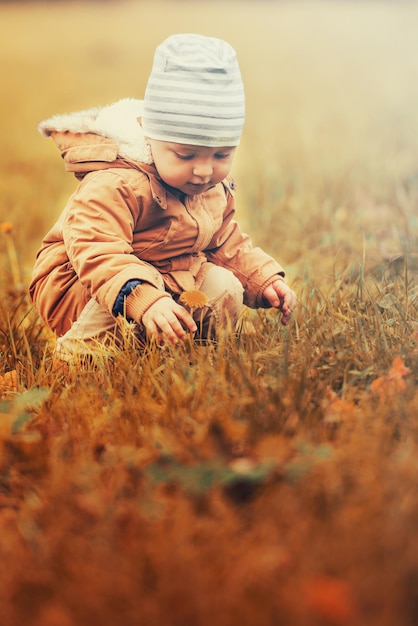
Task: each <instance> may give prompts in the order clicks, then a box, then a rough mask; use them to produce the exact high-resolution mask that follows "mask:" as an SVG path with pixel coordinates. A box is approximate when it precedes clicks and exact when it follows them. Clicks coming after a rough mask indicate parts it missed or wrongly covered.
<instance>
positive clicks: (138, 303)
mask: <svg viewBox="0 0 418 626" xmlns="http://www.w3.org/2000/svg"><path fill="white" fill-rule="evenodd" d="M160 298H171V296H170V294H169V293H167V292H166V291H161V290H160V289H157V288H156V287H153V286H152V285H150V284H149V283H142V284H141V285H138V286H137V287H135V289H134V290H133V291H132V292H131V293H130V294H129V296H128V297H127V298H126V317H127V318H128V319H129V320H134V321H135V322H137V323H139V324H140V323H141V320H142V316H143V315H144V313H145V312H146V311H147V310H148V309H149V308H150V306H151V305H152V304H154V303H155V302H157V300H160Z"/></svg>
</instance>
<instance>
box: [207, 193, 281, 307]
mask: <svg viewBox="0 0 418 626" xmlns="http://www.w3.org/2000/svg"><path fill="white" fill-rule="evenodd" d="M226 193H227V203H226V208H225V211H224V216H223V222H222V226H221V228H220V229H219V230H218V232H217V233H216V234H215V235H214V237H213V238H212V241H211V242H210V244H209V246H208V249H207V250H205V254H206V256H207V258H208V260H209V261H211V262H212V263H215V264H216V265H222V266H224V267H226V268H228V269H229V270H231V271H232V272H233V273H234V274H235V276H236V277H237V278H238V279H239V280H240V281H241V283H242V285H243V287H244V304H246V305H247V306H249V307H251V308H258V307H269V306H270V305H269V304H268V302H266V301H265V300H264V298H263V292H264V290H265V288H266V287H267V286H268V285H270V284H271V283H273V282H274V281H275V280H277V278H281V279H284V276H285V272H284V270H283V268H282V266H281V265H280V264H279V263H278V262H277V261H276V260H275V259H273V257H271V256H270V255H268V254H267V253H266V252H264V250H262V249H261V248H258V247H254V246H253V245H252V242H251V240H250V238H249V236H248V235H246V234H245V233H243V232H242V231H241V229H240V227H239V224H238V223H237V222H236V221H235V220H234V214H235V201H234V198H233V196H232V195H231V194H230V193H229V192H228V191H226Z"/></svg>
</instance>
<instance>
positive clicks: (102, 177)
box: [30, 34, 296, 359]
mask: <svg viewBox="0 0 418 626" xmlns="http://www.w3.org/2000/svg"><path fill="white" fill-rule="evenodd" d="M244 114H245V101H244V90H243V85H242V80H241V75H240V70H239V67H238V63H237V60H236V56H235V52H234V50H233V49H232V48H231V46H230V45H229V44H227V43H226V42H224V41H222V40H220V39H215V38H212V37H205V36H201V35H194V34H184V35H172V36H171V37H169V38H168V39H167V40H166V41H164V42H163V43H162V44H161V45H160V46H158V47H157V50H156V53H155V58H154V64H153V67H152V71H151V75H150V77H149V80H148V84H147V88H146V91H145V97H144V100H143V101H140V100H133V99H126V100H121V101H119V102H117V103H115V104H113V105H110V106H107V107H103V108H99V109H90V110H87V111H82V112H79V113H75V114H70V115H61V116H55V117H53V118H51V119H49V120H47V121H45V122H43V123H41V124H40V127H39V128H40V131H41V132H42V133H43V134H44V135H46V136H51V137H52V138H53V140H54V141H55V143H56V144H57V146H58V148H59V149H60V150H61V155H62V157H63V159H64V161H65V166H66V169H67V171H70V172H73V173H74V174H75V176H76V177H77V178H78V179H79V180H80V183H79V185H78V187H77V189H76V191H75V192H74V194H73V195H72V197H71V198H70V200H69V202H68V204H67V206H66V208H65V209H64V211H63V213H62V214H61V216H60V217H59V219H58V221H57V223H56V224H55V225H54V226H53V227H52V228H51V230H50V231H49V233H48V234H47V235H46V236H45V238H44V240H43V242H42V246H41V249H40V251H39V253H38V255H37V259H36V264H35V268H34V272H33V277H32V281H31V284H30V294H31V297H32V299H33V301H34V303H35V305H36V307H37V309H38V311H39V314H40V315H41V317H42V319H43V320H44V321H45V322H46V324H47V325H48V326H49V327H50V328H51V329H52V330H53V331H55V333H56V334H57V336H58V341H57V352H58V354H59V356H60V357H61V358H64V359H70V358H71V356H72V355H74V354H75V353H76V352H79V351H80V350H81V351H85V352H88V350H89V346H92V345H93V344H94V343H97V342H100V343H101V342H106V340H107V339H109V337H114V338H115V337H116V339H118V333H120V326H119V325H118V324H117V323H116V318H118V316H121V315H122V316H124V317H125V318H126V319H127V320H128V321H130V322H133V328H134V329H135V333H136V335H137V336H138V337H141V336H142V337H143V336H145V335H146V337H147V338H152V337H154V338H157V340H158V341H170V342H172V343H177V342H178V341H179V340H184V339H185V338H186V336H187V333H195V334H196V335H195V336H196V337H200V338H205V337H206V338H208V336H209V335H210V336H216V333H218V332H219V330H220V329H222V328H226V327H227V325H228V324H230V325H232V327H233V326H234V325H235V323H236V321H237V319H238V316H239V313H240V310H241V308H242V304H243V303H244V304H246V305H247V306H249V307H252V308H256V307H277V308H278V309H280V310H281V311H282V323H283V324H286V323H287V322H288V321H289V318H290V316H291V314H292V311H293V309H294V308H295V306H296V296H295V294H294V292H293V291H292V290H291V289H290V288H289V287H288V286H287V284H286V283H285V281H284V271H283V269H282V267H281V266H280V265H279V264H278V263H277V262H276V261H275V260H274V259H273V258H271V257H270V256H268V255H267V254H266V253H265V252H263V251H262V250H261V249H259V248H254V247H252V245H251V242H250V240H249V237H248V236H247V235H245V234H243V233H241V231H240V229H239V226H238V224H237V223H236V222H235V221H234V219H233V217H234V193H235V183H234V181H233V180H232V178H230V177H229V172H230V169H231V166H232V161H233V158H234V154H235V149H236V147H237V146H238V144H239V142H240V137H241V132H242V127H243V124H244ZM190 290H199V291H200V292H202V293H203V294H205V296H203V297H204V298H205V301H204V302H201V303H200V308H198V309H195V310H194V309H191V310H190V309H189V310H188V309H187V306H186V305H184V306H183V304H182V300H181V295H182V294H183V293H184V292H187V291H190Z"/></svg>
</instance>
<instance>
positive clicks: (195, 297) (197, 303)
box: [179, 289, 208, 309]
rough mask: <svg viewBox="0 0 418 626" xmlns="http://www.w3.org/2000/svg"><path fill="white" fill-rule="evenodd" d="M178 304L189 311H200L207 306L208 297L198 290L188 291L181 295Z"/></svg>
mask: <svg viewBox="0 0 418 626" xmlns="http://www.w3.org/2000/svg"><path fill="white" fill-rule="evenodd" d="M179 302H181V304H183V305H184V306H185V307H186V308H189V309H201V308H203V307H204V306H206V305H207V303H208V297H207V295H206V294H204V293H203V291H200V290H199V289H190V290H189V291H184V292H183V293H182V294H181V296H180V298H179Z"/></svg>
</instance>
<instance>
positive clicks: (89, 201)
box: [62, 170, 166, 312]
mask: <svg viewBox="0 0 418 626" xmlns="http://www.w3.org/2000/svg"><path fill="white" fill-rule="evenodd" d="M145 190H146V181H145V179H144V193H146V191H145ZM141 210H142V206H141V194H138V193H135V192H134V190H133V189H132V187H131V186H130V185H129V183H128V182H126V180H125V179H124V178H123V176H122V175H121V174H119V172H117V171H114V170H113V171H112V170H105V171H99V172H94V173H91V174H89V175H87V176H86V177H85V178H84V179H83V181H82V182H81V184H80V186H79V188H78V190H77V192H76V193H75V194H74V196H73V198H72V201H71V203H70V205H69V207H68V210H67V212H66V214H65V216H64V218H63V224H62V233H63V238H64V242H65V246H66V250H67V253H68V257H69V260H70V262H71V264H72V265H73V267H74V270H75V272H76V273H77V275H78V277H79V280H80V282H81V283H82V284H83V285H84V287H85V288H86V290H87V292H88V293H89V294H90V295H91V296H92V297H94V298H95V299H96V300H97V301H98V302H99V303H100V304H102V305H103V306H104V307H105V308H106V309H107V310H108V311H110V312H112V311H114V307H115V303H116V302H117V299H118V295H119V294H120V292H121V290H122V289H123V287H124V285H126V284H127V283H129V281H131V280H138V281H140V282H141V283H147V285H148V286H149V287H150V288H151V295H152V297H151V295H150V296H149V297H150V298H151V300H153V299H154V298H155V300H157V299H158V298H159V297H162V296H165V295H166V294H165V290H164V282H163V279H162V276H161V274H160V273H159V272H158V270H157V269H156V268H155V267H153V266H152V265H151V264H149V263H147V262H145V261H142V260H141V259H138V257H136V256H135V255H134V254H133V248H132V240H133V230H134V226H135V223H136V221H137V220H138V219H139V217H140V215H141Z"/></svg>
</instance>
